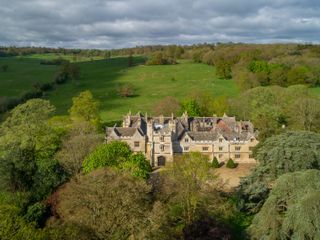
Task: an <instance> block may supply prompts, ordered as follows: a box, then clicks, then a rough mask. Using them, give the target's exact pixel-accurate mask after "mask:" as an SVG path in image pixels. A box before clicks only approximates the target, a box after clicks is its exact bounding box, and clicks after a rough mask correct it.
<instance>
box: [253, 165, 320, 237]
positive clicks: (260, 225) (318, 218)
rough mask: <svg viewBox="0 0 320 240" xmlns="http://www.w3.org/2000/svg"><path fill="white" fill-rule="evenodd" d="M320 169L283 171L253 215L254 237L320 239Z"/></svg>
mask: <svg viewBox="0 0 320 240" xmlns="http://www.w3.org/2000/svg"><path fill="white" fill-rule="evenodd" d="M319 179H320V171H319V170H307V171H298V172H294V173H288V174H284V175H282V176H280V177H279V179H277V181H276V182H275V185H274V187H273V189H272V191H271V193H270V195H269V197H268V199H267V201H266V202H265V204H264V205H263V207H262V208H261V211H260V212H259V213H258V214H257V215H256V216H255V217H254V219H253V222H252V225H251V226H250V229H249V232H250V233H251V236H252V237H253V239H318V238H319V237H320V183H319Z"/></svg>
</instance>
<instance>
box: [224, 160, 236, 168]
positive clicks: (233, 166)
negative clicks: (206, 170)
mask: <svg viewBox="0 0 320 240" xmlns="http://www.w3.org/2000/svg"><path fill="white" fill-rule="evenodd" d="M226 167H227V168H236V167H237V164H236V163H235V162H234V161H233V160H232V159H231V158H230V159H229V160H228V162H227V165H226Z"/></svg>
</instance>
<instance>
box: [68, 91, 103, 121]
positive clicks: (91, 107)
mask: <svg viewBox="0 0 320 240" xmlns="http://www.w3.org/2000/svg"><path fill="white" fill-rule="evenodd" d="M99 107H100V102H99V101H98V100H96V99H94V98H93V96H92V93H91V92H90V91H84V92H81V93H80V94H79V96H77V97H74V98H72V106H71V108H70V109H69V113H70V116H71V118H72V119H80V120H85V121H90V122H92V123H94V124H98V123H99V122H100V117H99Z"/></svg>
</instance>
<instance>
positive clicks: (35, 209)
mask: <svg viewBox="0 0 320 240" xmlns="http://www.w3.org/2000/svg"><path fill="white" fill-rule="evenodd" d="M47 215H48V207H47V206H46V205H44V204H43V203H40V202H37V203H35V204H33V205H31V206H29V207H28V210H27V213H26V215H25V216H24V218H25V219H26V220H27V222H35V223H36V224H37V226H43V224H44V223H45V221H46V219H47Z"/></svg>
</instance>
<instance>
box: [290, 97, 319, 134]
mask: <svg viewBox="0 0 320 240" xmlns="http://www.w3.org/2000/svg"><path fill="white" fill-rule="evenodd" d="M319 106H320V100H319V99H317V98H312V97H309V96H302V97H300V98H298V99H297V100H296V101H294V103H293V104H292V106H290V108H289V114H290V115H289V116H290V121H291V124H292V125H293V127H294V128H295V129H299V130H305V131H315V132H316V131H319V129H320V108H319Z"/></svg>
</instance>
